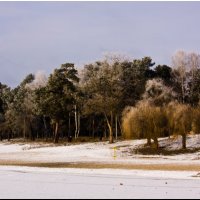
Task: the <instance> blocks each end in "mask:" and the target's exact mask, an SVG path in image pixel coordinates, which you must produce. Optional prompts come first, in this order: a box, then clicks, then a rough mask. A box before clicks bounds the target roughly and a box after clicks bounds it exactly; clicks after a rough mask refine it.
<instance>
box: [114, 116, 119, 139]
mask: <svg viewBox="0 0 200 200" xmlns="http://www.w3.org/2000/svg"><path fill="white" fill-rule="evenodd" d="M115 139H116V140H118V117H117V115H116V116H115Z"/></svg>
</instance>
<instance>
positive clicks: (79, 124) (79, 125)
mask: <svg viewBox="0 0 200 200" xmlns="http://www.w3.org/2000/svg"><path fill="white" fill-rule="evenodd" d="M80 129H81V115H80V113H78V132H77V138H79V135H80Z"/></svg>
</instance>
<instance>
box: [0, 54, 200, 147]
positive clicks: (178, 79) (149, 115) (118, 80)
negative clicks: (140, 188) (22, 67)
mask: <svg viewBox="0 0 200 200" xmlns="http://www.w3.org/2000/svg"><path fill="white" fill-rule="evenodd" d="M199 100H200V55H199V54H198V53H195V52H192V53H187V52H185V51H178V52H176V53H175V54H174V56H173V58H172V66H167V65H157V66H156V64H155V62H153V60H152V59H151V58H150V57H144V58H142V59H133V60H131V59H124V58H122V57H118V56H110V57H106V58H105V59H102V60H100V61H96V62H94V63H90V64H86V65H85V66H84V67H83V69H79V70H78V69H77V68H76V67H75V65H74V64H72V63H66V64H62V65H61V67H59V68H57V69H55V70H54V72H53V73H52V74H50V75H49V76H48V77H47V76H46V75H45V74H44V73H42V72H38V73H37V74H35V75H34V74H29V75H28V76H27V77H25V79H24V80H23V81H22V82H21V83H20V84H19V85H18V86H17V87H16V88H14V89H11V88H10V87H9V86H7V85H5V84H2V83H0V138H1V140H3V139H8V140H10V139H12V138H22V137H23V138H24V139H30V140H35V139H42V140H46V141H48V140H52V141H54V142H55V143H58V142H59V139H60V138H61V137H62V138H66V139H68V141H71V140H72V138H73V139H77V138H79V137H80V136H87V137H98V138H100V140H102V139H103V138H104V139H108V140H109V142H110V143H113V142H114V140H115V139H117V138H118V137H121V136H122V137H123V138H130V139H133V138H147V143H148V145H152V144H151V141H152V139H153V140H154V145H155V147H156V148H159V144H158V138H159V137H163V136H165V137H166V136H171V135H174V134H178V135H181V136H182V138H183V148H186V135H187V134H188V133H189V132H191V131H193V132H195V133H199V129H200V122H199V117H200V107H199Z"/></svg>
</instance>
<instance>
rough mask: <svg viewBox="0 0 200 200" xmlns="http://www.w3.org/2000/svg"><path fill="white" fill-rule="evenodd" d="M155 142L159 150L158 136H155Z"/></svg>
mask: <svg viewBox="0 0 200 200" xmlns="http://www.w3.org/2000/svg"><path fill="white" fill-rule="evenodd" d="M154 144H155V148H156V149H157V150H158V149H159V143H158V138H154Z"/></svg>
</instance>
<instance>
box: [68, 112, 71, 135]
mask: <svg viewBox="0 0 200 200" xmlns="http://www.w3.org/2000/svg"><path fill="white" fill-rule="evenodd" d="M68 126H69V127H68V138H69V137H71V136H72V135H71V113H69V124H68Z"/></svg>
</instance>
